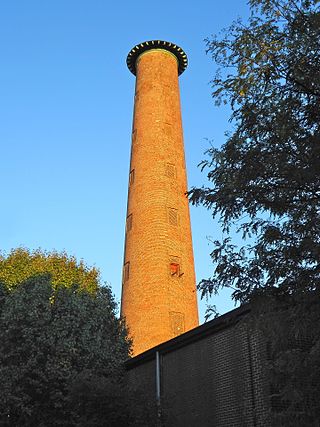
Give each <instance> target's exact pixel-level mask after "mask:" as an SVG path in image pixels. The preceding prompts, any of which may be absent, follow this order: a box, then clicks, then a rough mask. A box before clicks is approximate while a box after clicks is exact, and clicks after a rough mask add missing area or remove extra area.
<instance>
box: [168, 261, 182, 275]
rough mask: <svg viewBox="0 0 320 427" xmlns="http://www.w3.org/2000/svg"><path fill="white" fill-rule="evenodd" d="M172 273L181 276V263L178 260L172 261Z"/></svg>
mask: <svg viewBox="0 0 320 427" xmlns="http://www.w3.org/2000/svg"><path fill="white" fill-rule="evenodd" d="M170 274H171V276H177V277H179V275H180V264H178V263H176V262H171V263H170Z"/></svg>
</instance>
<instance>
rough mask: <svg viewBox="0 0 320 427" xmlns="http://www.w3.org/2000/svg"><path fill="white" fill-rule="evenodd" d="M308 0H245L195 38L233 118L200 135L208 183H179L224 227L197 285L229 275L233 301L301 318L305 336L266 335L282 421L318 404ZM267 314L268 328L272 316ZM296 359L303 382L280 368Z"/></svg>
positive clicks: (319, 75) (210, 286)
mask: <svg viewBox="0 0 320 427" xmlns="http://www.w3.org/2000/svg"><path fill="white" fill-rule="evenodd" d="M318 3H319V2H318V1H317V0H286V1H284V0H250V1H249V5H250V7H251V16H250V18H249V20H248V22H247V23H243V22H242V21H241V20H238V21H236V22H234V23H233V24H232V25H231V26H230V27H229V28H228V29H227V30H225V33H224V35H223V36H222V37H221V38H218V37H214V38H212V39H208V40H207V49H208V52H209V53H210V54H211V55H212V57H213V59H214V60H215V61H216V63H217V64H218V65H219V66H220V69H219V70H218V72H217V74H216V75H215V77H214V79H213V81H212V83H213V97H214V99H215V100H216V103H217V104H218V105H219V104H220V103H221V102H224V103H227V102H229V103H230V106H231V110H232V114H231V118H230V119H231V121H232V123H233V125H234V126H233V131H232V132H231V133H229V134H227V135H226V142H225V143H224V144H223V145H222V147H221V148H220V149H217V148H214V147H212V148H211V149H210V150H209V151H208V154H209V158H207V159H206V160H204V161H203V162H202V167H203V168H208V170H209V171H208V179H209V181H210V182H211V183H212V185H211V186H207V187H202V188H193V189H192V190H191V192H190V199H191V202H192V203H194V204H202V205H204V206H206V207H207V208H208V209H212V211H213V215H214V216H215V215H218V216H219V218H220V222H221V224H222V227H223V230H224V233H225V237H224V239H223V240H222V241H216V242H215V247H214V248H213V251H212V253H211V256H212V259H213V261H214V263H215V269H214V273H213V275H212V277H210V278H208V279H204V280H202V281H201V282H200V284H199V288H200V290H201V292H202V296H207V295H212V294H214V293H216V292H218V291H219V289H220V288H221V287H229V288H231V289H233V298H234V299H235V300H236V301H239V302H240V303H244V302H248V301H250V302H251V303H252V304H253V305H254V307H255V308H258V307H259V309H260V311H263V310H264V311H265V310H266V309H268V310H270V313H269V314H270V319H273V320H274V316H273V314H275V313H276V314H277V316H280V312H283V310H284V307H290V308H291V311H290V313H291V314H290V320H291V323H290V325H288V328H289V329H290V334H291V335H290V334H289V335H290V337H291V338H292V336H293V337H302V336H305V334H306V332H307V330H308V335H309V337H308V340H307V341H308V345H307V347H303V346H301V345H298V343H297V340H296V339H291V338H290V340H289V341H290V343H289V341H288V339H289V338H288V337H289V335H288V334H287V333H288V329H286V333H284V335H283V336H284V337H287V338H288V339H284V340H283V343H285V342H286V343H287V347H285V346H284V347H282V348H281V346H280V343H279V341H277V340H275V339H273V341H271V342H272V344H273V350H272V352H273V360H274V369H275V372H278V373H279V369H278V368H279V366H280V365H281V366H282V367H283V372H282V373H283V374H285V372H286V373H287V375H282V378H286V380H283V381H282V384H277V387H276V388H277V390H278V392H277V395H278V397H279V398H280V397H281V396H282V398H283V399H282V401H283V404H284V405H283V407H285V408H286V410H285V411H284V410H283V411H282V412H281V411H280V412H281V414H280V413H279V417H278V421H277V422H279V423H280V422H282V421H280V419H281V420H284V421H283V422H284V423H286V422H287V424H285V425H314V424H312V423H313V422H314V420H317V419H319V404H316V403H315V401H314V400H313V399H314V397H315V395H316V393H319V389H318V388H317V386H316V385H315V384H316V379H317V381H318V384H319V379H320V378H319V362H316V359H317V357H316V356H315V355H317V356H319V355H320V350H319V347H320V343H319V338H318V337H319V329H320V319H319V315H317V313H319V312H320V310H319V308H320V307H319V302H318V301H319V300H318V295H319V288H320V283H319V279H320V263H319V260H320V109H319V104H320V10H319V5H318ZM235 231H237V232H240V233H242V236H243V238H244V240H245V241H246V242H245V244H244V245H243V246H241V247H238V246H237V245H235V244H234V243H233V241H232V235H233V233H234V232H235ZM262 296H263V298H261V297H262ZM266 298H267V300H266ZM266 301H267V303H266ZM310 304H311V307H312V310H311V311H312V313H313V314H312V316H310V315H309V314H310V313H309V310H308V307H309V306H310ZM314 307H318V310H316V309H314ZM271 311H272V312H273V314H271ZM264 318H265V316H264ZM269 326H270V327H269V332H270V331H271V329H272V326H273V329H274V324H272V322H271V323H269ZM307 326H309V329H308V327H307ZM286 334H287V335H286ZM292 334H293V335H292ZM271 335H272V334H271V332H270V334H269V336H271ZM302 341H303V340H302ZM302 341H301V340H300V342H302ZM293 342H295V344H293ZM290 346H291V347H290ZM297 354H299V357H296V356H297ZM311 354H312V357H310V355H311ZM285 357H287V360H286V359H285ZM288 358H289V359H290V362H291V364H290V363H288ZM298 359H299V362H298ZM311 359H312V361H311ZM285 360H286V362H285ZM318 360H319V357H318ZM304 363H305V364H306V366H308V369H309V372H311V370H312V369H314V371H313V372H314V375H313V382H312V384H309V385H310V387H309V390H308V391H307V390H306V387H304V388H303V392H301V388H300V391H299V385H298V384H297V383H296V384H295V385H294V384H293V383H292V381H291V380H289V379H290V378H291V379H292V378H293V376H295V377H296V378H298V377H299V375H302V371H303V368H302V367H303V364H304ZM289 365H290V366H291V367H292V369H293V370H295V375H291V374H292V373H291V374H290V372H289V371H288V369H289ZM285 366H286V367H285ZM286 369H287V371H286ZM298 371H299V372H298ZM304 373H305V372H304ZM296 374H297V375H296ZM290 381H291V383H290ZM300 385H301V384H300ZM290 388H291V396H289V394H290V392H289V390H290ZM311 402H313V403H312V404H311ZM295 404H296V408H295V409H294V407H295ZM307 410H309V415H308V417H309V418H308V417H306V416H305V414H306V411H307ZM285 412H286V413H290V416H291V417H292V418H291V421H290V423H291V422H292V423H297V424H288V418H287V419H286V418H281V417H286V416H287V415H285ZM288 416H289V415H288ZM299 417H302V418H299ZM303 417H304V418H303ZM302 420H303V422H302ZM301 422H302V424H301ZM299 423H300V424H299ZM310 423H311V424H310ZM279 425H281V424H279Z"/></svg>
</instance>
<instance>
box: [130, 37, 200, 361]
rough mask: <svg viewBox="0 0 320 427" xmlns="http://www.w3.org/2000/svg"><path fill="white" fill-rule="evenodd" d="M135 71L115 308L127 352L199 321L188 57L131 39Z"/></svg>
mask: <svg viewBox="0 0 320 427" xmlns="http://www.w3.org/2000/svg"><path fill="white" fill-rule="evenodd" d="M127 65H128V68H129V70H130V71H131V72H132V73H133V74H134V75H136V90H135V98H134V116H133V128H132V145H131V163H130V173H129V189H128V208H127V221H126V242H125V253H124V266H123V279H122V300H121V314H122V316H124V317H125V318H126V321H127V325H128V327H129V334H130V335H131V336H132V338H133V347H134V355H137V354H139V353H142V352H143V351H145V350H147V349H149V348H151V347H154V346H155V345H157V344H160V343H161V342H164V341H167V340H169V339H171V338H173V337H175V336H177V335H180V334H181V333H183V332H185V331H188V330H189V329H192V328H194V327H196V326H198V307H197V297H196V286H195V273H194V261H193V249H192V238H191V228H190V215H189V205H188V199H187V197H186V195H185V192H186V190H187V177H186V167H185V159H184V144H183V133H182V122H181V110H180V96H179V82H178V75H180V74H181V73H182V72H183V71H184V70H185V69H186V67H187V56H186V54H185V53H184V51H183V50H182V49H181V48H180V47H178V46H176V45H175V44H173V43H169V42H165V41H159V40H152V41H149V42H144V43H141V44H139V45H137V46H135V47H134V48H133V49H132V50H131V51H130V52H129V54H128V57H127Z"/></svg>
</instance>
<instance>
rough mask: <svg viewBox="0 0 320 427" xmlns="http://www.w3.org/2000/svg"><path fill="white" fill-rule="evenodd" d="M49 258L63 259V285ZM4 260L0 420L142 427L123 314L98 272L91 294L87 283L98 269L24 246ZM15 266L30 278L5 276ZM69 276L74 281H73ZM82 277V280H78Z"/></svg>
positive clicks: (27, 423) (18, 423)
mask: <svg viewBox="0 0 320 427" xmlns="http://www.w3.org/2000/svg"><path fill="white" fill-rule="evenodd" d="M34 257H35V258H36V260H37V263H36V268H34V269H33V268H32V266H33V265H34V264H33V262H34ZM40 258H41V260H40ZM13 259H15V260H16V261H17V262H16V263H15V262H14V261H13ZM53 259H54V262H53ZM46 261H48V271H52V263H53V264H58V265H59V269H60V271H62V272H63V275H62V280H61V283H60V282H59V277H58V274H57V271H54V274H55V277H54V280H52V279H51V275H50V274H48V273H45V271H46V268H45V267H46ZM70 261H72V262H70ZM1 264H2V265H1ZM27 264H28V265H29V266H27ZM30 264H31V266H30ZM62 264H64V266H62ZM0 265H1V266H0V270H1V274H2V278H4V277H8V278H9V284H10V286H8V283H6V282H5V281H3V282H2V283H1V284H0V378H1V388H0V424H1V425H3V426H17V427H19V426H26V427H27V426H39V427H41V426H43V427H44V426H45V427H50V426H60V425H61V426H83V427H84V426H96V427H98V426H111V427H112V426H117V427H118V426H119V427H121V426H127V425H132V426H134V425H137V424H136V422H138V421H137V417H136V411H135V410H134V408H133V404H132V402H131V398H130V394H129V390H127V389H126V386H125V382H124V362H125V360H127V358H128V355H129V354H130V341H129V340H128V339H127V335H126V329H125V325H124V324H123V322H122V321H121V320H119V319H117V317H116V308H117V307H116V303H115V301H114V298H113V296H112V292H111V289H110V288H109V287H107V286H101V285H100V284H99V282H98V281H97V277H98V273H97V270H94V271H95V277H96V281H95V283H94V282H93V281H92V282H91V286H90V288H89V289H90V292H88V290H87V289H86V288H85V287H84V286H83V283H87V282H86V275H89V277H90V278H92V272H90V269H88V268H87V267H86V266H85V265H84V263H81V264H80V271H78V272H77V271H76V270H77V268H79V265H78V264H77V263H76V261H75V260H74V259H73V258H72V259H70V258H69V257H67V255H66V254H62V255H59V254H57V253H55V254H47V253H46V254H43V253H42V252H41V251H37V252H36V254H32V253H30V252H28V251H26V250H23V251H21V250H19V251H14V253H13V254H11V255H9V256H8V257H7V258H5V257H3V258H2V262H0ZM39 265H41V271H42V274H41V275H39V274H38V267H39ZM8 266H10V269H11V270H13V271H17V272H19V274H17V277H18V278H19V277H21V276H20V274H22V273H21V271H24V272H25V271H28V275H29V276H30V277H26V276H25V275H23V277H25V280H24V281H23V282H20V283H19V282H14V281H13V280H12V277H13V273H12V271H11V272H10V273H12V274H7V275H6V268H9V267H8ZM21 266H23V268H22V267H21ZM68 269H70V271H68ZM33 272H34V273H36V274H35V275H32V273H33ZM65 277H72V279H70V282H68V283H66V280H65ZM79 277H80V279H81V280H83V282H82V283H81V284H79V283H77V282H76V281H75V279H74V278H79ZM53 282H54V283H53ZM93 288H94V289H95V291H94V292H92V289H93ZM138 425H143V423H142V422H141V423H140V422H139V424H138Z"/></svg>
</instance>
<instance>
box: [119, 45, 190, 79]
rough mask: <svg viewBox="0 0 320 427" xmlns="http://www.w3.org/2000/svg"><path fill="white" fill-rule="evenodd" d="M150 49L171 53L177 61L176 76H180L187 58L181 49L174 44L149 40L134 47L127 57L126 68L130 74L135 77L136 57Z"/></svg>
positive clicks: (186, 63)
mask: <svg viewBox="0 0 320 427" xmlns="http://www.w3.org/2000/svg"><path fill="white" fill-rule="evenodd" d="M151 49H162V50H167V51H168V52H171V53H172V54H173V55H174V56H175V57H176V58H177V61H178V74H179V76H180V74H182V73H183V72H184V70H185V69H186V68H187V66H188V58H187V55H186V54H185V52H184V51H183V49H182V48H181V47H179V46H177V45H176V44H174V43H170V42H166V41H163V40H149V41H147V42H143V43H140V44H137V45H136V46H134V47H133V48H132V49H131V50H130V52H129V53H128V56H127V66H128V68H129V70H130V71H131V73H132V74H134V75H136V62H137V59H138V57H139V56H140V55H141V54H142V53H144V52H146V51H148V50H151Z"/></svg>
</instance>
